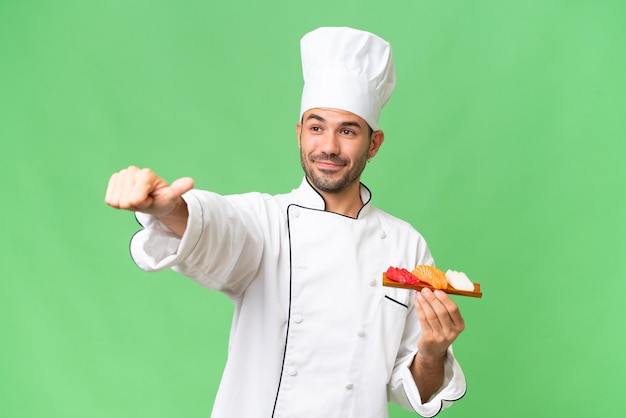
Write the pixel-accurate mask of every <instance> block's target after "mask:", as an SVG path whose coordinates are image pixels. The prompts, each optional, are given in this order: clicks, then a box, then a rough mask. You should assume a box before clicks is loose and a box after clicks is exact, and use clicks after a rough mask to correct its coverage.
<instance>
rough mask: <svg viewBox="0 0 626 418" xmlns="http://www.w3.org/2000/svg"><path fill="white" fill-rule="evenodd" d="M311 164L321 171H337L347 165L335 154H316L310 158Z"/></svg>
mask: <svg viewBox="0 0 626 418" xmlns="http://www.w3.org/2000/svg"><path fill="white" fill-rule="evenodd" d="M311 161H312V162H313V164H315V165H316V166H317V168H319V169H320V170H322V171H337V170H339V169H340V168H341V167H344V166H346V165H348V162H347V161H345V160H343V159H341V158H338V157H337V156H335V155H324V154H323V155H318V156H314V157H312V158H311Z"/></svg>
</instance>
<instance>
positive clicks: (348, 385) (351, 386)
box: [346, 383, 354, 390]
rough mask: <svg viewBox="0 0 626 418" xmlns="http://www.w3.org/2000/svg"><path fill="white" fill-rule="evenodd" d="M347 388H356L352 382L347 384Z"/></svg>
mask: <svg viewBox="0 0 626 418" xmlns="http://www.w3.org/2000/svg"><path fill="white" fill-rule="evenodd" d="M346 389H348V390H352V389H354V385H353V384H352V383H348V384H346Z"/></svg>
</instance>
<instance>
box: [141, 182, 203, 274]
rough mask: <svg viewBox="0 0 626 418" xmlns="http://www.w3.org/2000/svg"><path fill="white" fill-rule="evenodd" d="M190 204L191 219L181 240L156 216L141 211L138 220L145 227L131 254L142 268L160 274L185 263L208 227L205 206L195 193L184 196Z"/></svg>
mask: <svg viewBox="0 0 626 418" xmlns="http://www.w3.org/2000/svg"><path fill="white" fill-rule="evenodd" d="M182 198H183V200H184V201H185V202H186V203H187V209H188V211H189V218H188V219H187V226H186V228H185V232H184V234H183V236H182V237H181V238H179V237H178V236H176V234H174V233H173V232H172V231H171V230H170V229H169V228H168V227H167V226H165V224H164V223H163V222H161V221H159V220H158V219H157V218H155V217H154V216H152V215H147V214H145V213H140V212H137V213H135V217H136V218H137V221H138V222H139V224H140V225H141V226H142V227H143V229H141V230H140V231H138V232H137V233H136V234H135V235H134V236H133V237H132V239H131V241H130V254H131V257H132V258H133V261H134V262H135V264H137V266H138V267H139V268H141V269H142V270H145V271H160V270H164V269H167V268H171V267H172V266H175V265H177V264H180V263H181V262H182V261H184V260H185V259H186V258H187V257H188V256H189V254H191V252H192V251H193V250H194V248H195V247H196V245H197V244H198V241H200V237H201V235H202V230H203V226H204V217H203V213H202V206H201V205H200V201H199V200H198V197H197V196H196V195H195V194H194V191H193V190H191V191H188V192H187V193H185V194H183V195H182Z"/></svg>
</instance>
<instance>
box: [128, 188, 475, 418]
mask: <svg viewBox="0 0 626 418" xmlns="http://www.w3.org/2000/svg"><path fill="white" fill-rule="evenodd" d="M183 198H184V199H185V201H186V202H187V205H188V208H189V221H188V223H187V229H186V231H185V233H184V235H183V237H182V239H178V238H177V237H176V236H175V235H174V234H173V233H172V232H171V231H169V230H168V229H167V228H166V227H165V226H164V225H163V224H161V223H160V222H159V221H157V220H156V219H155V218H153V217H151V216H148V215H144V214H137V219H138V220H139V222H140V223H141V224H142V225H143V226H144V229H142V230H141V231H139V232H138V233H137V234H135V236H134V237H133V239H132V241H131V253H132V257H133V259H134V260H135V262H136V263H137V265H138V266H139V267H141V268H142V269H144V270H147V271H156V270H162V269H165V268H172V269H174V270H175V271H177V272H180V273H182V274H184V275H186V276H188V277H190V278H192V279H193V280H195V281H197V282H198V283H200V284H201V285H203V286H205V287H207V288H210V289H216V290H219V291H221V292H223V293H224V294H226V295H227V296H228V297H229V298H230V299H231V300H232V301H233V303H234V305H235V310H234V317H233V321H232V325H231V331H230V339H229V346H228V359H227V362H226V366H225V370H224V374H223V376H222V381H221V384H220V388H219V390H218V393H217V397H216V400H215V404H214V407H213V412H212V417H215V418H235V417H237V418H247V417H252V418H256V417H262V418H265V417H267V418H269V417H276V418H278V417H313V418H318V417H324V418H331V417H338V418H347V417H358V418H367V417H372V418H383V417H388V406H387V402H388V401H391V402H394V403H396V404H398V405H401V406H402V407H404V408H406V409H408V410H411V411H415V412H417V413H418V414H420V415H422V416H424V417H431V416H434V415H436V414H437V413H438V412H439V411H440V410H441V409H442V408H445V407H447V406H449V405H450V404H451V403H452V401H454V400H457V399H459V398H460V397H462V396H463V395H464V394H465V387H466V386H465V377H464V375H463V372H462V370H461V368H460V366H459V364H458V363H457V361H456V360H455V358H454V356H453V354H452V349H451V348H450V349H449V351H448V354H447V359H446V361H445V381H444V387H443V389H441V390H440V391H439V392H438V393H437V394H436V395H434V396H433V397H432V398H431V399H430V400H428V401H427V402H425V403H424V404H422V402H421V399H420V395H419V391H418V389H417V387H416V385H415V382H414V380H413V378H412V375H411V373H410V371H409V365H410V364H411V362H412V360H413V357H414V356H415V353H416V351H417V339H418V336H419V333H420V325H419V321H418V318H417V314H416V312H415V309H414V306H413V294H414V292H413V291H410V290H406V289H396V288H389V287H383V286H382V285H381V281H382V280H381V278H382V272H383V271H385V270H386V269H387V268H388V267H389V266H397V267H406V268H412V267H414V266H416V265H418V264H433V260H432V257H431V255H430V252H429V250H428V247H427V245H426V242H425V241H424V239H423V238H422V237H421V236H420V234H419V233H418V232H417V231H415V229H414V228H413V227H411V226H410V225H409V224H408V223H406V222H404V221H402V220H400V219H398V218H395V217H392V216H391V215H389V214H387V213H385V212H383V211H381V210H379V209H377V208H375V207H374V206H372V205H371V204H370V198H371V193H370V191H369V190H368V189H367V188H366V187H365V186H364V185H361V199H362V201H363V202H365V203H364V205H363V207H362V209H361V210H360V212H359V214H358V216H357V218H356V219H354V218H350V217H347V216H343V215H339V214H336V213H331V212H326V211H324V207H325V203H324V200H323V198H322V197H321V196H320V195H319V194H318V193H317V192H316V191H315V189H314V188H313V187H311V185H310V184H309V183H308V181H307V180H306V178H305V179H304V180H303V181H302V184H301V185H300V187H299V188H298V189H295V190H293V191H292V192H291V193H288V194H283V195H276V196H270V195H267V194H261V193H248V194H242V195H231V196H221V195H217V194H215V193H211V192H205V191H198V190H191V191H189V192H187V193H186V194H185V195H184V196H183Z"/></svg>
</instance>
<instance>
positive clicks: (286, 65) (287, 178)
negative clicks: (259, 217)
mask: <svg viewBox="0 0 626 418" xmlns="http://www.w3.org/2000/svg"><path fill="white" fill-rule="evenodd" d="M624 21H626V2H624V1H623V0H614V1H608V0H607V1H602V0H597V1H591V0H588V1H580V0H561V1H558V0H534V1H530V0H529V1H518V2H511V1H495V0H475V1H441V0H437V1H421V0H414V1H407V0H389V1H386V2H380V1H376V2H374V1H371V0H367V1H363V0H362V1H344V2H342V1H337V0H333V1H328V0H319V1H317V2H294V1H286V0H275V1H272V2H254V1H249V0H243V1H232V2H222V1H220V2H210V1H187V0H184V1H181V0H179V1H173V0H158V1H155V0H151V1H148V0H143V1H135V0H131V1H121V0H112V1H78V0H55V1H41V0H39V1H37V0H33V1H17V0H0V151H1V153H0V155H1V164H0V170H1V175H2V194H1V196H2V204H1V205H0V215H1V217H0V219H1V220H2V230H1V232H0V236H1V240H0V242H1V246H0V253H1V254H2V260H1V261H2V262H1V263H0V332H1V344H0V416H2V417H7V418H14V417H15V418H38V417H42V418H43V417H45V418H48V417H50V418H58V417H63V418H73V417H77V418H79V417H80V418H84V417H89V418H92V417H93V418H96V417H116V418H124V417H129V418H130V417H132V418H137V417H151V418H158V417H168V418H171V417H189V418H191V417H207V416H209V414H210V410H211V405H212V402H213V398H214V395H215V392H216V389H217V386H218V383H219V378H220V376H221V372H222V368H223V365H224V361H225V358H226V348H227V337H228V330H229V325H230V318H231V314H232V306H231V304H230V302H229V301H228V300H227V299H226V298H225V297H224V296H222V295H220V294H219V293H215V292H211V291H207V290H205V289H203V288H202V287H200V286H198V285H197V284H195V283H193V282H191V281H190V280H187V279H185V278H183V277H182V276H179V275H177V274H175V273H173V272H171V271H166V272H162V273H155V274H153V273H145V272H142V271H141V270H139V269H138V268H137V267H136V266H134V264H133V263H132V261H131V259H130V257H129V254H128V241H129V238H130V237H131V235H132V234H133V233H134V232H135V231H136V230H137V224H136V223H135V221H134V218H133V216H132V214H130V213H125V212H120V211H116V210H114V209H111V208H108V207H106V206H105V205H104V190H105V187H106V183H107V180H108V177H109V176H110V175H111V174H112V173H113V172H115V171H117V170H119V169H121V168H124V167H126V166H128V165H131V164H133V165H138V166H141V167H145V166H148V167H151V168H153V169H154V170H155V171H157V172H158V173H159V174H161V175H162V176H163V177H164V178H166V179H169V180H174V179H176V178H178V177H181V176H192V177H194V178H195V179H196V184H197V187H198V188H204V189H210V190H213V191H216V192H219V193H239V192H246V191H252V190H255V191H264V192H269V193H279V192H285V191H288V190H290V189H291V188H293V187H296V186H297V185H298V184H299V182H300V180H301V176H302V171H301V168H300V166H299V161H298V150H297V146H296V138H295V123H296V119H297V116H298V111H299V98H300V92H301V87H302V78H301V68H300V56H299V40H300V38H301V36H302V35H304V33H306V32H308V31H309V30H312V29H314V28H316V27H318V26H344V25H345V26H353V27H357V28H360V29H365V30H369V31H373V32H375V33H377V34H379V35H380V36H382V37H384V38H386V39H387V40H389V41H390V42H391V43H392V45H393V47H394V55H395V61H396V66H397V76H398V85H397V88H396V92H395V93H394V96H393V97H392V98H391V101H390V102H389V105H388V106H387V107H386V108H385V110H384V111H383V116H382V119H381V126H382V128H383V129H384V130H385V133H386V142H385V143H384V145H383V148H382V149H381V152H380V153H379V155H378V156H377V157H376V158H375V159H374V160H373V161H372V163H371V164H369V165H368V167H367V170H366V173H365V175H364V182H365V183H366V184H367V185H368V186H369V187H370V188H371V189H372V190H373V193H374V204H375V205H376V206H379V207H381V208H383V209H385V210H387V211H389V212H391V213H393V214H395V215H397V216H399V217H402V218H404V219H406V220H408V221H410V222H411V223H412V224H413V225H414V226H415V227H416V228H417V229H418V230H420V232H422V234H423V235H424V236H425V237H426V239H427V240H428V242H429V244H430V247H431V250H432V252H433V253H434V255H435V259H436V260H437V262H438V265H439V266H440V267H441V268H443V269H447V268H452V269H456V270H462V271H465V272H467V273H468V275H469V276H470V278H471V279H472V280H474V281H477V282H480V283H481V285H482V288H483V291H484V297H483V299H469V298H468V299H464V298H457V301H458V303H459V305H460V306H461V309H462V311H463V314H464V317H465V319H466V322H467V328H466V332H465V333H463V334H462V335H461V336H460V337H459V339H458V340H457V343H455V350H456V353H457V356H458V358H459V359H460V361H461V363H462V365H463V368H464V371H465V373H466V375H467V379H468V392H467V395H466V397H465V398H464V399H463V400H461V401H460V402H458V403H456V404H455V405H454V406H453V407H452V408H450V409H448V410H445V411H444V412H442V414H441V416H444V417H526V416H533V417H565V416H571V417H599V416H603V417H622V416H626V414H625V411H626V407H624V404H623V402H622V399H623V394H622V392H623V388H624V383H623V375H624V373H625V372H626V361H625V360H624V354H623V347H624V343H625V342H626V341H625V337H624V332H623V331H624V319H625V317H626V315H625V313H624V303H623V297H624V292H625V291H626V285H625V284H624V283H625V281H624V276H625V274H626V265H625V264H626V262H625V260H626V257H625V256H624V235H625V233H626V220H625V214H626V196H625V195H626V193H625V192H624V183H625V178H626V175H625V174H626V170H625V169H624V162H623V161H624V157H625V156H626V146H625V145H624V142H625V137H626V136H625V134H624V131H625V128H626V126H625V123H624V120H625V116H626V115H625V113H626V112H625V109H626V99H625V97H626V80H625V74H626V59H625V52H624V51H625V50H626V29H624V28H625V25H624ZM390 410H391V416H392V417H408V416H410V414H408V413H407V412H403V411H401V410H399V409H398V408H396V407H393V406H392V407H391V409H390Z"/></svg>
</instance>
